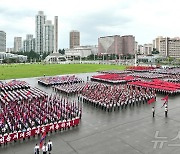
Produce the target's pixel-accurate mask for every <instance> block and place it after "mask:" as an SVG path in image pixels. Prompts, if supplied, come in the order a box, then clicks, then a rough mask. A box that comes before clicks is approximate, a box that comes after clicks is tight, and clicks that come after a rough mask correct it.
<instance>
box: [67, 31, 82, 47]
mask: <svg viewBox="0 0 180 154" xmlns="http://www.w3.org/2000/svg"><path fill="white" fill-rule="evenodd" d="M77 46H80V32H79V31H77V30H73V31H71V32H70V47H69V48H74V47H77Z"/></svg>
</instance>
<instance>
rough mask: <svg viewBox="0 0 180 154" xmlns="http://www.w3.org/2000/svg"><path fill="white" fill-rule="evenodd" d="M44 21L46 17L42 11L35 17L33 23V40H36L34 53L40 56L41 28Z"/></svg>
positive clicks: (41, 48)
mask: <svg viewBox="0 0 180 154" xmlns="http://www.w3.org/2000/svg"><path fill="white" fill-rule="evenodd" d="M45 21H46V16H45V15H44V12H43V11H39V12H38V15H36V22H35V26H36V27H35V29H36V32H35V38H36V43H35V44H36V49H35V52H37V53H40V54H42V53H43V27H44V24H45Z"/></svg>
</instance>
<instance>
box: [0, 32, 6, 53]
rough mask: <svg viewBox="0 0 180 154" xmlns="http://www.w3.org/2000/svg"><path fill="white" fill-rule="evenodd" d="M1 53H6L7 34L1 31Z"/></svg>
mask: <svg viewBox="0 0 180 154" xmlns="http://www.w3.org/2000/svg"><path fill="white" fill-rule="evenodd" d="M0 52H6V33H5V32H4V31H1V30H0Z"/></svg>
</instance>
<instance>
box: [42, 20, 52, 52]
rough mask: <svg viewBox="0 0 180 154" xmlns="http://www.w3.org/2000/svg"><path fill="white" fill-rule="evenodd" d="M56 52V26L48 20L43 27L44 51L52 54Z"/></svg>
mask: <svg viewBox="0 0 180 154" xmlns="http://www.w3.org/2000/svg"><path fill="white" fill-rule="evenodd" d="M53 50H54V25H53V24H52V22H51V20H47V21H46V23H45V24H44V27H43V51H44V52H50V53H52V52H53Z"/></svg>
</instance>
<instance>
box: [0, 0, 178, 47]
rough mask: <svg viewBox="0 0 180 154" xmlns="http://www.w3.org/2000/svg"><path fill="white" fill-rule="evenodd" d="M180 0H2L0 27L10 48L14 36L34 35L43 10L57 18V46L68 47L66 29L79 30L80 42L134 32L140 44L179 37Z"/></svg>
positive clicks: (95, 40) (95, 42) (94, 42)
mask: <svg viewBox="0 0 180 154" xmlns="http://www.w3.org/2000/svg"><path fill="white" fill-rule="evenodd" d="M179 3H180V2H178V1H177V0H174V1H173V2H170V1H167V0H165V1H163V0H159V1H155V0H151V1H149V0H136V1H133V0H112V1H108V2H103V3H102V1H95V0H92V1H82V0H79V3H77V2H76V1H70V0H67V1H65V2H64V1H57V0H54V1H53V3H52V1H50V0H38V1H35V0H31V1H30V0H27V1H22V0H17V2H16V3H15V4H13V3H12V1H10V0H2V2H1V6H0V12H1V14H0V21H1V25H0V30H2V31H5V32H6V35H7V47H8V48H10V47H13V41H14V40H13V38H14V37H15V36H20V37H22V38H23V40H24V39H25V37H26V34H33V35H34V36H35V18H34V16H35V15H36V14H37V12H38V11H44V12H45V14H46V15H47V17H48V18H47V20H52V21H53V19H54V16H58V17H59V35H58V37H59V42H58V43H59V48H68V47H69V32H70V31H71V30H73V29H76V30H78V31H80V33H81V44H82V45H94V44H98V38H99V37H102V36H109V35H121V36H122V35H134V36H135V37H136V41H138V43H139V44H145V43H152V40H153V39H154V38H156V37H157V36H165V37H166V36H168V37H176V36H180V32H179V26H180V23H179V21H178V20H177V14H179V13H180V10H179V8H178V6H179ZM49 4H51V7H49ZM57 4H60V5H57ZM70 4H71V5H70ZM162 6H163V7H162ZM51 8H52V9H51ZM164 21H168V22H164Z"/></svg>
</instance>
